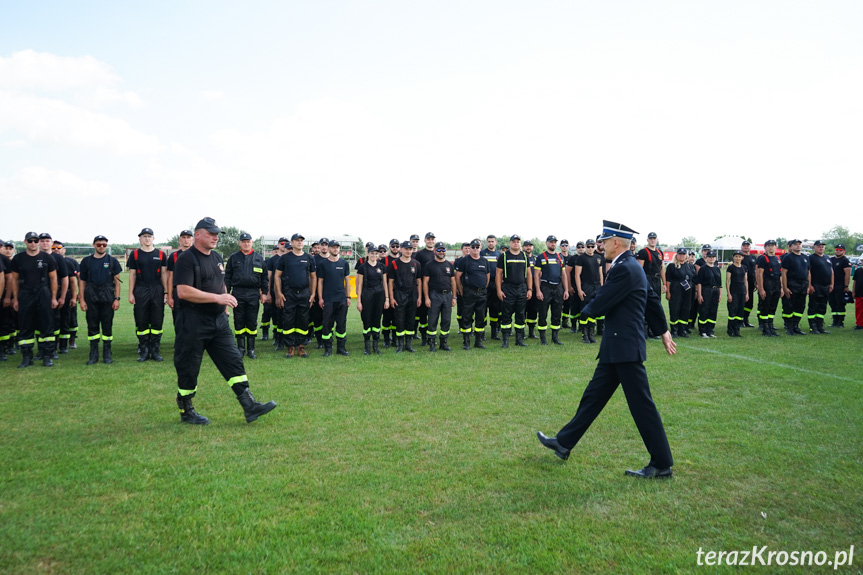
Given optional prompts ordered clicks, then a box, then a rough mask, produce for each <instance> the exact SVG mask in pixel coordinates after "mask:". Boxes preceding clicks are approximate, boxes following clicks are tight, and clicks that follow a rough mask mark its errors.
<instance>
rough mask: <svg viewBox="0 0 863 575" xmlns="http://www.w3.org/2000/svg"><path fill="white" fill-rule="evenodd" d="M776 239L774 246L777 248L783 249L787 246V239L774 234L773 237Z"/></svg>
mask: <svg viewBox="0 0 863 575" xmlns="http://www.w3.org/2000/svg"><path fill="white" fill-rule="evenodd" d="M773 239H774V240H775V241H776V247H777V248H779V249H783V250H784V249H785V248H787V247H788V240H787V239H785V238H783V237H782V236H776V237H775V238H773Z"/></svg>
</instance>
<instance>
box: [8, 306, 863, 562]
mask: <svg viewBox="0 0 863 575" xmlns="http://www.w3.org/2000/svg"><path fill="white" fill-rule="evenodd" d="M721 307H724V306H721ZM849 309H850V308H849ZM720 313H721V314H722V315H721V316H720V322H719V327H718V329H717V333H718V334H719V338H718V339H715V340H702V339H698V338H690V339H687V340H679V345H680V347H679V353H678V355H677V356H676V357H668V356H667V355H665V353H664V351H663V350H662V348H661V344H660V343H659V342H655V341H650V342H648V356H649V359H648V362H647V364H646V365H647V371H648V374H649V376H650V382H651V387H652V390H653V394H654V397H655V399H656V401H657V404H658V406H659V409H660V412H661V414H662V416H663V420H664V422H665V426H666V430H667V432H668V436H669V440H670V443H671V448H672V451H673V453H674V456H675V460H676V461H675V468H674V473H675V476H674V478H673V479H671V480H668V481H639V480H634V479H633V478H629V477H624V474H623V471H624V469H626V468H635V469H637V468H640V467H642V466H643V465H645V464H646V463H647V460H648V456H647V453H646V451H645V449H644V446H643V444H642V443H641V439H640V437H639V435H638V432H637V430H636V428H635V425H634V424H633V422H632V419H631V417H630V415H629V412H628V409H627V407H626V402H625V401H624V397H623V393H622V391H618V393H616V394H615V396H614V397H613V398H612V400H611V402H610V403H609V405H608V407H607V408H606V409H605V411H604V412H603V413H602V415H601V416H600V417H599V419H598V420H597V421H596V422H595V424H594V425H593V427H592V428H591V429H590V431H589V432H588V433H587V435H586V436H585V437H584V439H583V440H582V442H581V443H580V444H579V445H578V446H577V447H576V448H575V449H574V450H573V452H572V455H571V456H570V459H569V461H568V462H562V461H560V460H559V459H557V458H556V457H554V455H553V454H552V453H551V452H550V451H549V450H547V449H545V448H543V447H541V446H540V444H539V443H538V442H537V440H536V437H535V435H534V434H535V432H536V431H537V430H543V431H544V432H546V433H547V434H553V433H555V432H556V431H557V430H558V429H559V428H560V427H561V426H562V425H563V424H565V423H566V422H567V421H568V420H569V418H570V417H571V416H572V414H573V413H574V412H575V408H576V406H577V404H578V400H579V398H580V396H581V393H582V391H583V389H584V387H585V385H586V383H587V381H588V379H589V378H590V375H591V374H592V372H593V369H594V366H595V360H594V357H595V355H596V352H597V348H598V346H588V345H584V344H581V343H580V337H578V336H575V335H571V334H569V333H566V334H564V335H563V336H562V339H563V341H564V342H565V344H566V345H565V346H564V347H557V346H548V347H540V346H539V345H538V342H537V341H536V340H531V341H530V347H529V348H527V349H520V348H511V349H509V350H501V349H499V348H498V347H497V346H496V343H497V342H488V343H489V344H491V345H489V349H488V350H487V351H482V350H471V351H470V352H465V351H462V350H461V349H460V345H453V348H454V350H453V351H452V352H451V353H444V352H438V353H437V354H434V355H432V354H429V353H428V352H427V351H425V350H423V351H419V352H418V353H415V354H400V355H395V353H394V352H393V350H386V351H385V352H384V355H383V356H381V357H375V356H372V357H364V356H363V355H362V338H361V335H360V334H361V325H360V322H359V317H358V314H357V312H356V309H355V308H354V307H352V308H351V312H350V316H349V324H348V342H349V343H348V350H349V351H350V352H351V357H349V358H343V357H337V356H334V357H331V358H322V357H321V352H320V351H318V350H314V349H313V350H312V357H310V358H309V359H307V360H300V359H293V360H286V359H284V358H283V357H282V356H281V354H276V353H275V352H274V351H273V350H272V349H273V348H272V347H271V346H270V345H269V342H259V343H258V352H259V356H260V359H258V360H257V361H249V360H247V361H246V368H247V370H248V374H249V377H250V381H251V389H252V391H253V393H254V394H255V395H256V397H257V398H258V399H259V400H263V401H266V400H270V399H273V400H276V401H277V402H278V403H279V407H278V409H276V410H275V411H273V412H272V413H271V414H269V415H267V416H265V417H263V418H261V419H260V420H259V421H257V422H255V423H253V424H246V423H245V420H244V419H243V417H242V411H241V409H240V407H239V405H238V404H237V402H236V400H235V399H234V397H233V393H232V392H231V391H230V389H229V388H228V386H227V384H226V383H225V382H224V381H223V380H222V379H221V378H220V377H219V374H218V373H217V371H216V370H215V368H214V367H213V365H212V363H211V362H210V361H209V360H208V359H206V358H205V361H204V367H203V369H202V372H201V377H200V380H199V393H198V396H197V397H196V399H195V404H196V407H197V408H198V410H199V411H200V412H201V413H203V414H204V415H206V416H208V417H210V419H211V420H212V423H211V424H210V425H208V426H204V427H197V426H186V425H181V424H180V423H179V417H178V414H177V409H176V405H175V403H174V396H175V392H176V374H175V372H174V369H173V364H172V361H171V355H172V354H171V344H172V337H173V333H172V330H171V329H170V328H169V327H168V328H166V337H165V342H164V344H163V354H164V355H165V356H166V361H165V362H164V363H161V364H157V363H154V362H147V363H145V364H138V363H136V362H135V338H134V326H133V322H132V314H131V308H130V306H129V305H128V303H126V301H125V300H124V302H123V305H122V307H121V310H120V312H119V315H118V317H117V319H116V321H115V337H116V342H115V346H114V349H115V351H114V357H115V363H114V365H110V366H106V365H103V364H102V363H99V364H98V365H96V366H91V367H87V366H85V365H84V363H85V361H86V359H87V342H86V339H84V340H83V341H80V342H79V349H78V350H76V351H72V352H71V353H70V354H69V355H67V356H61V359H60V360H58V361H56V362H55V364H56V365H55V367H53V368H51V369H47V368H43V367H40V366H36V367H32V368H29V369H26V370H18V369H15V366H16V365H17V363H18V361H19V358H20V356H12V357H10V359H9V361H7V362H6V363H5V364H2V365H0V382H2V383H0V392H2V393H0V412H2V413H3V414H4V415H3V416H2V418H0V434H2V438H3V439H2V444H0V454H2V466H0V572H2V573H21V574H33V573H87V574H90V573H112V574H113V573H174V572H176V573H189V572H201V573H286V572H340V573H341V572H344V573H392V572H430V573H432V572H433V573H443V572H462V573H464V572H477V571H479V572H496V573H546V572H553V573H560V572H566V573H600V572H608V573H648V572H649V573H690V572H694V571H697V570H698V569H699V568H698V566H697V564H696V559H697V557H696V552H697V551H698V550H699V548H703V550H704V551H708V550H715V551H720V550H725V551H732V550H744V549H750V550H751V549H752V547H753V546H758V547H761V546H764V545H767V546H768V548H769V550H784V551H787V552H791V551H795V550H812V551H821V550H823V551H826V552H827V555H828V557H829V558H830V559H831V560H832V559H833V557H834V552H835V551H840V550H843V549H844V550H847V549H848V548H849V547H850V546H851V545H855V547H857V555H856V556H855V557H854V564H853V565H852V566H850V567H843V568H841V571H842V572H846V573H860V572H861V570H862V569H863V567H861V565H863V549H860V547H861V546H863V520H861V515H863V513H861V509H863V480H861V471H863V465H861V464H863V442H861V434H863V414H861V395H863V387H861V382H863V369H861V368H863V358H861V353H860V350H861V341H863V332H855V331H852V330H851V329H850V328H845V329H843V330H839V329H834V330H832V331H833V333H832V334H831V335H823V336H812V335H810V336H806V337H793V338H792V337H787V336H784V337H782V338H773V339H768V338H762V337H760V336H758V335H757V334H756V331H755V330H753V329H747V330H743V333H744V335H745V336H746V337H744V338H743V339H730V338H727V337H725V336H724V332H725V320H724V309H723V310H721V312H720ZM168 317H170V313H169V314H168ZM849 317H850V318H853V312H852V313H851V314H850V315H849ZM79 321H80V323H81V332H82V334H86V326H85V322H84V315H83V314H82V313H79ZM168 323H169V322H168ZM780 323H781V322H780V321H777V325H780ZM804 323H805V322H804ZM849 323H851V325H852V326H853V320H852V321H850V322H849ZM780 332H781V330H780ZM451 339H452V340H456V341H455V343H456V344H459V343H460V338H458V336H457V335H454V336H453V337H452V338H451ZM765 558H766V556H765ZM737 569H738V568H736V567H723V568H721V569H719V571H720V572H729V573H730V572H736V571H737ZM815 569H819V568H815ZM820 569H822V570H824V571H825V572H826V570H828V569H831V570H832V567H828V566H824V567H821V568H820ZM761 570H762V572H765V573H773V572H789V573H791V572H798V571H804V570H805V571H807V572H808V571H811V570H812V568H805V569H803V568H799V567H784V568H783V567H778V566H776V565H773V566H771V567H766V568H765V567H763V568H762V569H761Z"/></svg>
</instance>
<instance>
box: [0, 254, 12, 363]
mask: <svg viewBox="0 0 863 575" xmlns="http://www.w3.org/2000/svg"><path fill="white" fill-rule="evenodd" d="M11 266H12V259H11V258H10V257H9V256H7V255H6V242H4V241H3V240H0V361H6V354H7V353H8V354H11V353H15V346H14V345H13V344H12V337H13V334H14V332H15V327H14V324H13V323H12V320H13V317H12V302H11V299H10V301H9V304H7V303H6V294H7V293H10V294H11V293H12V269H11ZM7 277H8V278H9V280H8V281H7V280H6V278H7Z"/></svg>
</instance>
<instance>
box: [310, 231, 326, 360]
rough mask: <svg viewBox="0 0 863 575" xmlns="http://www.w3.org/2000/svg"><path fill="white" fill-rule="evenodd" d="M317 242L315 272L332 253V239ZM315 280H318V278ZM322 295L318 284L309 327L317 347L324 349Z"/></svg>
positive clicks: (314, 259) (322, 239)
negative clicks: (319, 301)
mask: <svg viewBox="0 0 863 575" xmlns="http://www.w3.org/2000/svg"><path fill="white" fill-rule="evenodd" d="M317 243H318V253H317V254H316V255H314V256H312V259H313V261H314V262H315V273H317V272H318V269H319V268H320V267H321V262H323V261H324V260H326V259H327V258H328V257H329V255H330V240H328V239H327V238H321V239H320V240H318V242H317ZM315 282H317V278H316V279H315ZM320 295H321V294H320V293H318V291H317V285H315V301H314V302H312V307H311V308H310V309H309V324H310V326H309V329H310V331H311V330H313V331H314V334H315V340H316V341H317V344H318V345H317V349H324V338H323V336H324V308H323V307H322V306H320V305H319V304H318V299H319V297H320Z"/></svg>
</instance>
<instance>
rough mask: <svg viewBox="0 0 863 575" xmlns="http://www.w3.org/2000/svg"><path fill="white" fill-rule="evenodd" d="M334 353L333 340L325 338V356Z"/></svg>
mask: <svg viewBox="0 0 863 575" xmlns="http://www.w3.org/2000/svg"><path fill="white" fill-rule="evenodd" d="M331 355H333V340H332V338H330V339H325V340H324V357H330V356H331Z"/></svg>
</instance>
